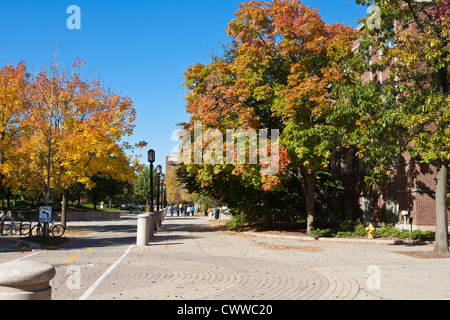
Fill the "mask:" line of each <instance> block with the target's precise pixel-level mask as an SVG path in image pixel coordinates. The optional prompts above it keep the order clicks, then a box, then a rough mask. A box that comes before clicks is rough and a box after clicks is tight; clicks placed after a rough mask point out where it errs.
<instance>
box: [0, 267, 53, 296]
mask: <svg viewBox="0 0 450 320" xmlns="http://www.w3.org/2000/svg"><path fill="white" fill-rule="evenodd" d="M55 274H56V270H55V268H54V267H53V266H51V265H49V264H44V263H40V262H34V261H10V262H6V263H2V264H0V300H51V298H52V287H50V285H49V283H50V280H51V279H53V277H54V276H55Z"/></svg>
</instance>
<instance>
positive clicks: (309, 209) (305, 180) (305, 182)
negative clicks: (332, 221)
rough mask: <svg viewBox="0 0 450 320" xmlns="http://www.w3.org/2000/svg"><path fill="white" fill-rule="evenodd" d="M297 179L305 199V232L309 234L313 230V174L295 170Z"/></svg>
mask: <svg viewBox="0 0 450 320" xmlns="http://www.w3.org/2000/svg"><path fill="white" fill-rule="evenodd" d="M296 176H297V179H298V180H299V181H300V184H301V186H302V189H303V193H304V194H305V198H306V232H307V233H310V232H311V230H313V229H314V211H315V208H314V188H315V186H316V174H315V172H307V173H305V172H303V171H302V169H301V168H297V175H296Z"/></svg>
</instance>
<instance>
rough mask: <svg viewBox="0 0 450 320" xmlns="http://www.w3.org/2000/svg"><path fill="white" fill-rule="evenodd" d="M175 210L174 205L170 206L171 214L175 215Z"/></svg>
mask: <svg viewBox="0 0 450 320" xmlns="http://www.w3.org/2000/svg"><path fill="white" fill-rule="evenodd" d="M174 212H175V208H174V207H173V205H171V206H170V216H171V217H173V213H174Z"/></svg>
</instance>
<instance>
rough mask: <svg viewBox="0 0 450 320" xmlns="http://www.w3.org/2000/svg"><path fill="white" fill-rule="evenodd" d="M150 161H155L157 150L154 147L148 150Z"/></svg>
mask: <svg viewBox="0 0 450 320" xmlns="http://www.w3.org/2000/svg"><path fill="white" fill-rule="evenodd" d="M148 162H150V163H153V162H155V150H153V149H150V150H148Z"/></svg>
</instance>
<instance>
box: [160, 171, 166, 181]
mask: <svg viewBox="0 0 450 320" xmlns="http://www.w3.org/2000/svg"><path fill="white" fill-rule="evenodd" d="M165 177H166V175H165V174H164V173H162V174H161V181H164V178H165Z"/></svg>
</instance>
